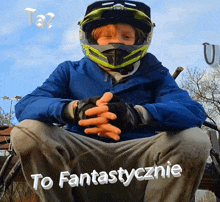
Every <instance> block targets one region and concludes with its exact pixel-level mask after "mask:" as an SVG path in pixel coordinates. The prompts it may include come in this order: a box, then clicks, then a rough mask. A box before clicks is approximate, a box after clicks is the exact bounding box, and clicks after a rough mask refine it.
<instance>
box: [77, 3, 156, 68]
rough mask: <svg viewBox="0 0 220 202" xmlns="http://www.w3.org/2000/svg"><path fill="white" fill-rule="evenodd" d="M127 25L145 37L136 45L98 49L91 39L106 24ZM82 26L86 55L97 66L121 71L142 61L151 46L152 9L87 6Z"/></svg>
mask: <svg viewBox="0 0 220 202" xmlns="http://www.w3.org/2000/svg"><path fill="white" fill-rule="evenodd" d="M118 23H123V24H128V25H131V26H133V27H135V28H138V29H140V30H141V31H142V32H143V33H144V35H145V37H144V38H143V39H142V40H140V41H139V42H136V43H135V44H134V45H124V44H120V43H115V44H114V43H112V44H109V45H98V43H97V42H96V40H94V38H93V37H92V36H91V32H92V30H93V29H95V28H98V27H101V26H104V25H107V24H118ZM78 24H79V25H80V42H81V46H82V49H83V52H84V54H85V55H87V56H88V57H89V58H90V59H91V60H93V61H94V62H96V63H98V64H100V65H102V66H104V67H107V68H110V69H112V70H118V69H120V68H123V67H126V66H129V65H131V64H133V63H135V62H137V61H138V60H140V59H141V58H142V57H144V55H145V54H146V53H147V49H148V47H149V45H150V43H151V39H152V33H153V28H154V26H155V24H154V23H152V22H151V19H150V7H149V6H147V5H145V4H144V3H141V2H136V1H126V0H113V1H97V2H95V3H93V4H91V5H89V6H88V8H87V10H86V13H85V17H84V19H83V20H82V21H80V22H79V23H78Z"/></svg>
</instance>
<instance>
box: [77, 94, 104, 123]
mask: <svg viewBox="0 0 220 202" xmlns="http://www.w3.org/2000/svg"><path fill="white" fill-rule="evenodd" d="M100 98H101V97H100V96H95V97H92V98H89V99H85V100H78V101H77V106H76V107H75V108H74V112H73V113H74V120H75V121H77V122H78V121H80V120H82V119H90V118H95V117H97V115H94V116H86V115H85V111H86V110H87V109H90V108H93V107H97V106H96V101H97V100H98V99H100Z"/></svg>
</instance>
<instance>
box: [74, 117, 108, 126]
mask: <svg viewBox="0 0 220 202" xmlns="http://www.w3.org/2000/svg"><path fill="white" fill-rule="evenodd" d="M106 123H108V120H107V119H106V118H104V117H98V118H91V119H83V120H80V121H79V122H78V124H79V125H80V126H89V125H100V124H106Z"/></svg>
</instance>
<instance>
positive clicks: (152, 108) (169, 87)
mask: <svg viewBox="0 0 220 202" xmlns="http://www.w3.org/2000/svg"><path fill="white" fill-rule="evenodd" d="M142 106H143V107H144V108H145V109H147V111H148V113H149V114H150V117H151V118H150V120H151V121H149V122H148V125H149V126H150V127H153V128H155V129H156V130H158V131H164V130H184V129H187V128H191V127H201V125H202V124H203V122H204V121H205V119H206V113H205V111H204V109H203V107H202V105H200V104H199V103H198V102H196V101H194V100H192V99H191V98H190V97H189V94H188V93H187V92H186V91H184V90H182V89H180V88H179V87H178V86H177V84H176V82H175V80H174V79H173V77H172V76H171V75H170V73H169V71H168V70H167V69H166V70H165V71H164V75H163V78H162V79H160V80H158V85H157V90H156V94H155V103H152V104H144V105H142Z"/></svg>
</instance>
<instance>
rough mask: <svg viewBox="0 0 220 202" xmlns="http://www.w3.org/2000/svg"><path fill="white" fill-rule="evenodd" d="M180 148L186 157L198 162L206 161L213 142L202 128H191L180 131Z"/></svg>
mask: <svg viewBox="0 0 220 202" xmlns="http://www.w3.org/2000/svg"><path fill="white" fill-rule="evenodd" d="M179 149H180V150H182V154H183V156H184V159H185V160H186V159H188V160H189V161H190V160H191V161H193V162H194V163H195V164H196V162H198V163H199V164H200V163H201V162H203V163H204V162H206V160H207V157H208V155H209V152H210V149H211V142H210V139H209V137H208V135H207V134H205V133H204V132H203V131H202V130H201V129H200V128H190V129H187V130H184V131H182V132H180V148H179Z"/></svg>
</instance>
